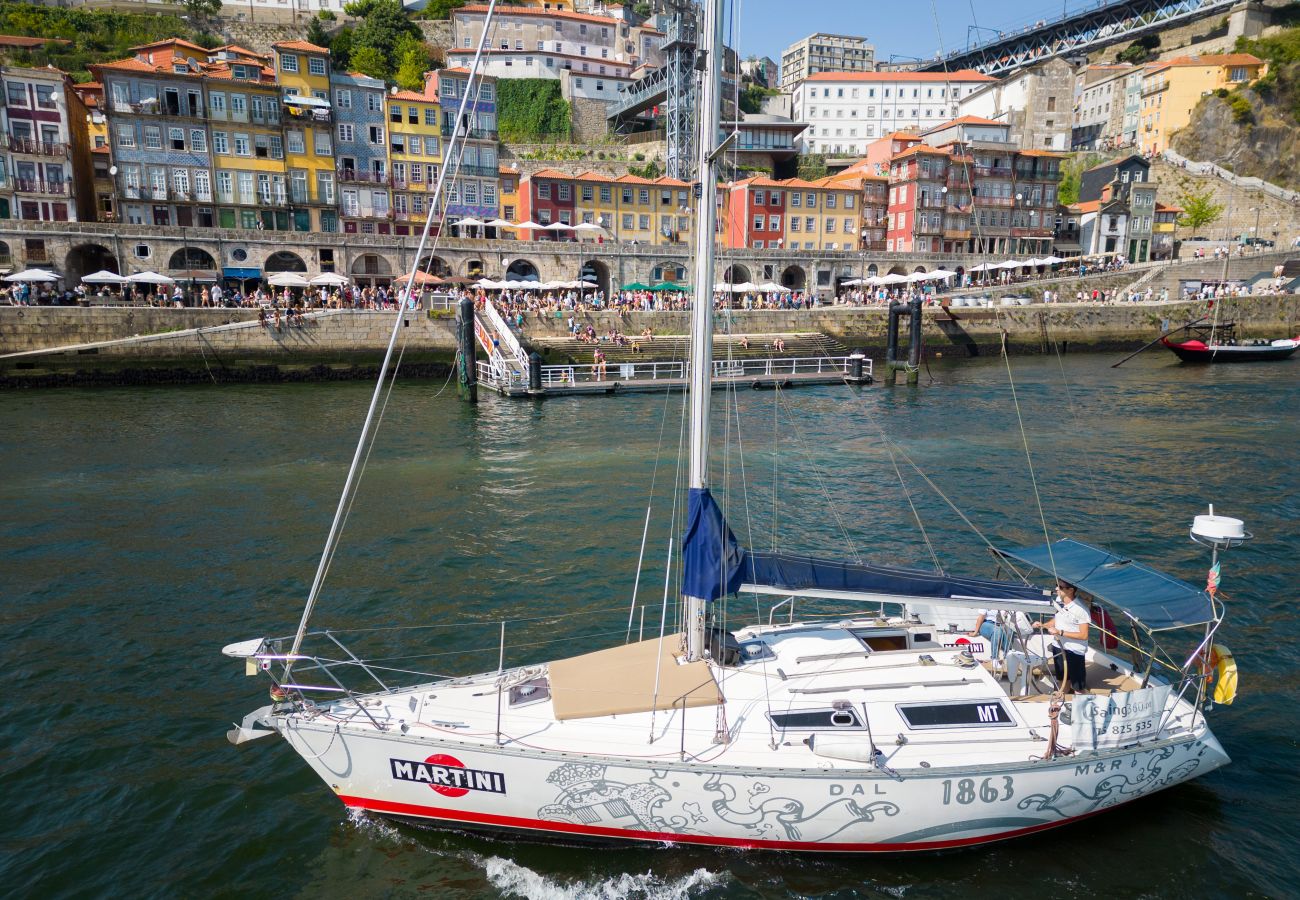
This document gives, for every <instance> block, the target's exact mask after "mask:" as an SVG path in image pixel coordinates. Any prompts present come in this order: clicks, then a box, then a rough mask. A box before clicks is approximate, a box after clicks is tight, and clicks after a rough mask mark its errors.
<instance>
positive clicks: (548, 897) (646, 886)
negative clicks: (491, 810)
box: [480, 856, 723, 900]
mask: <svg viewBox="0 0 1300 900" xmlns="http://www.w3.org/2000/svg"><path fill="white" fill-rule="evenodd" d="M480 864H481V865H482V866H483V871H484V873H486V875H487V878H488V881H489V882H491V884H492V886H493V887H495V888H496V889H497V890H499V891H501V892H502V893H503V894H505V895H506V896H508V897H522V898H524V900H686V898H688V897H690V896H692V894H693V893H695V894H698V893H700V892H702V891H703V890H704V889H705V888H709V887H712V886H714V885H715V884H717V883H718V882H719V881H720V880H721V879H722V878H723V875H722V874H721V873H717V872H710V871H708V870H707V869H696V870H695V871H694V872H691V873H690V874H689V875H683V876H681V877H680V878H672V879H665V878H662V877H660V876H658V875H655V874H654V873H653V872H645V873H643V874H639V875H633V874H631V873H628V872H623V873H621V874H618V875H611V876H610V877H608V878H604V879H601V880H600V881H581V880H579V881H569V882H563V881H558V880H556V879H554V878H551V877H548V876H546V875H543V874H541V873H540V872H534V871H533V870H532V869H530V868H528V867H527V866H521V865H519V864H518V863H516V862H513V861H512V860H508V859H502V858H501V857H499V856H492V857H488V858H487V859H484V860H482V861H481V863H480Z"/></svg>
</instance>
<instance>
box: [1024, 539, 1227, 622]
mask: <svg viewBox="0 0 1300 900" xmlns="http://www.w3.org/2000/svg"><path fill="white" fill-rule="evenodd" d="M998 553H1000V554H1001V555H1002V556H1004V557H1007V558H1008V559H1015V560H1019V561H1020V562H1023V563H1025V564H1027V565H1030V566H1033V567H1034V568H1035V569H1038V570H1039V571H1040V572H1047V573H1048V574H1050V575H1054V576H1056V577H1057V578H1060V579H1062V580H1063V581H1068V582H1069V583H1070V584H1072V585H1074V586H1075V587H1077V588H1079V589H1080V590H1083V591H1087V592H1088V593H1089V594H1092V595H1093V596H1094V597H1096V598H1097V599H1098V600H1102V601H1104V602H1105V603H1108V604H1110V605H1111V606H1113V607H1115V608H1117V609H1120V610H1122V611H1123V612H1124V613H1126V614H1127V615H1128V616H1129V617H1130V618H1132V619H1134V620H1136V621H1138V622H1140V623H1141V624H1142V625H1144V626H1145V627H1146V628H1147V629H1149V630H1151V631H1164V630H1166V629H1170V628H1190V627H1193V626H1196V625H1204V624H1206V623H1207V622H1213V621H1214V620H1215V614H1214V603H1213V601H1211V600H1210V597H1209V595H1208V594H1206V593H1205V592H1204V591H1198V590H1197V589H1196V588H1194V587H1192V586H1191V585H1190V584H1188V583H1187V582H1185V581H1179V580H1178V579H1177V578H1174V577H1172V576H1170V575H1166V574H1165V573H1164V572H1158V571H1156V570H1155V569H1152V568H1151V567H1150V566H1144V565H1142V564H1141V563H1136V562H1133V560H1131V559H1126V558H1124V557H1122V556H1117V555H1115V554H1114V553H1111V552H1110V551H1108V550H1102V549H1101V548H1100V547H1092V546H1089V545H1088V544H1084V543H1081V542H1079V541H1075V540H1071V539H1069V538H1066V539H1064V540H1060V541H1056V542H1055V543H1053V544H1050V545H1048V544H1039V545H1035V546H1031V547H1017V548H1014V549H1010V550H999V551H998Z"/></svg>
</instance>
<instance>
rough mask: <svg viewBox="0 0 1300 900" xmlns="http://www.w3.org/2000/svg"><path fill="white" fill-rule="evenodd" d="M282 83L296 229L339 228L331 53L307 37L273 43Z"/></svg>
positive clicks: (284, 126)
mask: <svg viewBox="0 0 1300 900" xmlns="http://www.w3.org/2000/svg"><path fill="white" fill-rule="evenodd" d="M271 50H272V52H273V56H274V60H273V62H274V65H275V76H276V82H277V84H278V85H279V86H280V96H281V103H282V108H281V110H280V119H281V122H282V123H283V128H284V159H285V167H286V169H287V172H288V179H289V209H290V215H291V216H292V218H293V223H294V231H324V232H332V231H338V230H339V229H338V209H337V203H338V194H337V191H336V184H335V180H334V177H335V173H334V112H333V108H332V106H331V105H330V55H329V54H330V52H329V49H328V48H326V47H319V46H317V45H315V44H312V43H309V42H307V41H280V42H278V43H275V44H272V45H271Z"/></svg>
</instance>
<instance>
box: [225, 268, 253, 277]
mask: <svg viewBox="0 0 1300 900" xmlns="http://www.w3.org/2000/svg"><path fill="white" fill-rule="evenodd" d="M221 277H222V278H261V277H262V270H261V269H259V268H257V267H256V266H253V267H251V268H247V267H244V268H241V267H240V266H226V267H225V268H224V269H222V270H221Z"/></svg>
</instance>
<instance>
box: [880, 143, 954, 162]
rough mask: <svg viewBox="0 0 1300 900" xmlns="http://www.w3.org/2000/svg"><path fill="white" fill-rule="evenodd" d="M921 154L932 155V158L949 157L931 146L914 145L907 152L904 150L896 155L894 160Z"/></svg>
mask: <svg viewBox="0 0 1300 900" xmlns="http://www.w3.org/2000/svg"><path fill="white" fill-rule="evenodd" d="M920 153H928V154H930V155H931V156H947V155H948V154H947V153H946V152H945V151H943V150H940V149H938V148H937V147H931V146H929V145H928V144H915V145H913V146H911V147H908V148H907V149H906V150H903V151H901V152H899V153H895V154H894V157H893V158H894V159H906V158H907V157H909V156H916V155H917V154H920Z"/></svg>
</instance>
